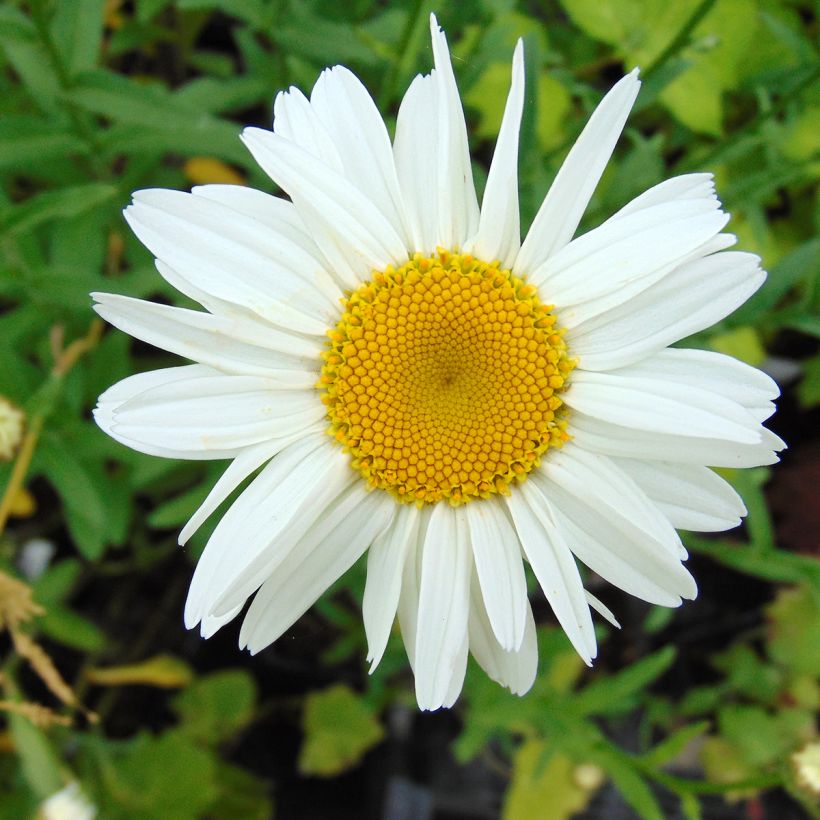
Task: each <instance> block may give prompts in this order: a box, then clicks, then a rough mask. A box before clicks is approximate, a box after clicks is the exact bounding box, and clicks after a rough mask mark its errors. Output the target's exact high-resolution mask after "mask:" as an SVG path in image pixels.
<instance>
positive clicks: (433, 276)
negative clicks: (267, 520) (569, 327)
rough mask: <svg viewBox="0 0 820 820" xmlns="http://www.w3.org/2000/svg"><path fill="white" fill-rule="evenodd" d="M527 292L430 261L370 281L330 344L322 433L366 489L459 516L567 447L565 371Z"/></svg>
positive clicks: (511, 282) (461, 260) (553, 334)
mask: <svg viewBox="0 0 820 820" xmlns="http://www.w3.org/2000/svg"><path fill="white" fill-rule="evenodd" d="M550 310H551V308H550V307H549V306H545V305H543V304H541V301H540V300H539V299H538V296H537V294H536V289H535V287H533V286H532V285H528V284H526V283H525V282H524V281H523V280H521V279H519V278H518V277H517V276H514V275H513V274H512V273H510V271H508V270H503V269H501V268H500V267H499V264H498V263H497V262H494V263H492V264H488V263H487V262H482V261H480V260H477V259H474V258H473V257H471V256H467V255H459V254H451V253H448V252H445V251H442V250H439V252H438V255H437V256H435V257H424V256H421V255H420V254H417V255H416V256H414V257H413V259H412V260H410V261H409V262H407V263H406V264H405V265H403V266H402V267H401V268H398V269H395V268H393V267H389V268H387V269H386V270H384V271H379V272H375V273H374V275H373V278H372V279H371V281H369V282H367V283H365V284H364V285H362V286H361V287H359V288H358V289H357V290H355V291H353V292H352V293H351V294H350V295H349V296H347V298H346V299H345V301H344V314H343V315H342V318H341V319H340V320H339V323H338V324H337V325H336V328H335V329H333V330H331V331H329V332H328V336H329V338H330V342H329V345H328V350H326V351H325V352H324V353H323V358H324V366H323V367H322V375H321V379H320V380H319V383H318V387H319V388H320V389H321V390H322V391H323V396H322V400H323V401H324V402H325V404H326V405H327V409H328V418H329V419H330V433H331V435H333V436H334V438H335V439H336V440H337V441H338V442H339V443H340V444H342V445H343V446H344V447H345V449H346V450H347V451H348V452H349V453H350V454H351V457H352V464H353V466H354V468H356V469H357V470H359V471H360V472H361V473H362V475H363V477H364V478H365V479H366V480H367V482H368V483H369V484H370V485H371V486H373V487H380V488H382V489H385V490H388V491H389V492H391V493H392V494H393V495H394V496H395V497H396V498H398V499H399V500H401V501H408V502H417V503H433V502H436V501H440V500H442V499H445V498H446V499H448V500H449V502H450V503H451V504H460V503H463V502H465V501H470V500H473V499H476V498H487V497H488V496H489V495H491V494H493V493H497V492H501V493H506V492H508V487H509V485H510V483H511V482H513V481H516V480H519V481H520V480H523V479H524V478H525V477H526V475H527V473H528V472H529V471H530V470H531V469H532V468H533V467H534V466H536V465H537V464H538V463H539V460H540V457H541V456H542V455H543V454H544V452H546V450H547V449H548V448H550V447H556V446H557V447H560V446H561V445H562V444H563V442H564V441H566V440H567V438H568V435H567V432H566V419H565V412H566V411H565V408H564V407H563V402H562V401H561V398H560V393H561V391H562V389H563V388H564V385H565V382H566V379H567V376H568V375H569V373H570V371H571V370H572V368H573V362H572V361H571V360H570V359H569V358H568V356H567V348H566V344H565V342H564V339H563V335H562V332H561V331H560V330H558V329H557V328H556V326H555V317H554V316H553V315H552V314H551V313H550Z"/></svg>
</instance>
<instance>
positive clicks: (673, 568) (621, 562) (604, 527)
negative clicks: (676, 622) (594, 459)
mask: <svg viewBox="0 0 820 820" xmlns="http://www.w3.org/2000/svg"><path fill="white" fill-rule="evenodd" d="M532 480H533V481H534V482H535V483H536V485H537V486H538V488H539V489H540V490H541V492H542V493H543V494H544V498H545V500H547V501H548V503H549V507H550V510H551V512H552V516H553V518H554V519H556V520H557V522H558V524H559V526H561V528H562V529H563V530H564V533H565V535H566V538H567V543H568V544H569V546H570V549H571V550H572V551H573V552H574V553H575V554H576V555H577V556H578V557H579V558H580V559H581V560H582V561H583V562H584V563H585V564H586V565H587V566H588V567H589V568H590V569H592V570H593V571H594V572H597V573H598V574H599V575H601V576H602V577H603V578H605V579H606V580H608V581H609V582H610V583H612V584H615V585H616V586H619V587H620V588H621V589H623V590H624V591H626V592H628V593H629V594H630V595H635V596H636V597H638V598H642V599H643V600H645V601H649V602H650V603H655V604H659V605H661V606H678V605H679V604H680V598H681V597H684V598H694V597H695V595H696V594H697V587H696V586H695V582H694V579H693V578H692V576H691V575H690V574H689V572H688V571H687V570H686V568H685V567H684V566H683V565H682V564H681V563H680V560H679V559H678V558H677V557H675V556H673V555H672V554H671V553H670V552H669V550H668V549H667V548H665V547H664V546H663V545H662V544H661V543H659V542H658V541H656V540H655V539H653V538H650V537H649V536H647V535H646V533H645V532H644V531H643V530H641V529H640V528H638V527H635V526H634V525H632V523H631V522H630V521H629V520H628V519H626V518H625V517H613V516H611V515H610V510H606V512H605V513H604V512H602V511H601V510H600V509H599V508H598V505H597V497H596V496H595V495H584V496H583V497H579V495H576V494H574V493H573V492H572V491H571V490H574V489H576V488H574V487H573V488H571V490H568V489H565V488H564V487H562V486H560V485H559V484H557V483H556V482H555V481H552V480H550V479H549V478H547V477H546V476H544V475H543V473H537V474H535V475H534V476H533V477H532Z"/></svg>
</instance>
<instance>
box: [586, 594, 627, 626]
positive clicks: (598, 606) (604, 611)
mask: <svg viewBox="0 0 820 820" xmlns="http://www.w3.org/2000/svg"><path fill="white" fill-rule="evenodd" d="M584 594H585V595H586V598H587V603H589V605H590V606H591V607H592V608H593V609H594V610H595V611H596V612H597V613H598V614H599V615H601V616H603V617H604V618H605V619H606V620H607V621H609V623H611V624H612V626H614V627H615V629H620V628H621V625H620V624H619V623H618V620H617V618H616V617H615V616H614V615H613V614H612V610H611V609H610V608H609V607H608V606H606V605H605V604H603V603H601V602H600V601H599V600H598V599H597V598H596V597H595V596H594V595H593V594H592V593H591V592H585V593H584Z"/></svg>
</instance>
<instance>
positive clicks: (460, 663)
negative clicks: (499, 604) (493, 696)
mask: <svg viewBox="0 0 820 820" xmlns="http://www.w3.org/2000/svg"><path fill="white" fill-rule="evenodd" d="M469 645H470V637H469V629H468V631H467V633H465V635H464V639H463V640H462V642H461V649H459V650H458V653H457V654H456V656H455V659H454V661H453V673H452V675H451V676H450V682H449V683H448V684H447V694H445V696H444V700H443V702H442V704H441V706H442V708H444V709H449V708H450V707H451V706H452V705H453V704H454V703H455V702H456V701H457V700H458V696H459V695H460V694H461V690H462V688H463V687H464V678H465V677H466V675H467V654H468V652H467V650H468V649H469Z"/></svg>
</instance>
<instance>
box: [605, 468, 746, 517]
mask: <svg viewBox="0 0 820 820" xmlns="http://www.w3.org/2000/svg"><path fill="white" fill-rule="evenodd" d="M616 463H617V464H618V466H619V467H621V469H622V470H624V472H626V473H628V474H629V475H630V476H631V477H632V478H633V479H634V480H635V482H636V483H637V484H638V486H639V487H641V488H642V489H643V491H644V492H645V493H646V494H647V496H649V498H651V499H652V501H654V502H655V504H657V506H658V508H659V509H660V510H661V512H662V513H663V514H664V515H665V516H666V517H667V518H668V519H669V521H670V523H671V524H672V526H673V527H679V528H680V529H684V530H692V531H695V532H718V531H722V530H728V529H732V527H736V526H737V525H738V524H740V519H741V517H742V516H744V515H746V507H745V506H744V504H743V501H742V499H741V498H740V496H739V495H738V494H737V493H736V492H735V491H734V489H733V488H732V486H731V485H730V484H728V483H727V482H726V481H724V480H723V479H722V478H721V477H720V476H719V475H716V474H715V473H713V472H712V471H711V470H710V469H709V468H708V467H701V466H700V465H697V464H671V463H669V462H663V461H640V460H638V459H632V458H624V459H617V460H616Z"/></svg>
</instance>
